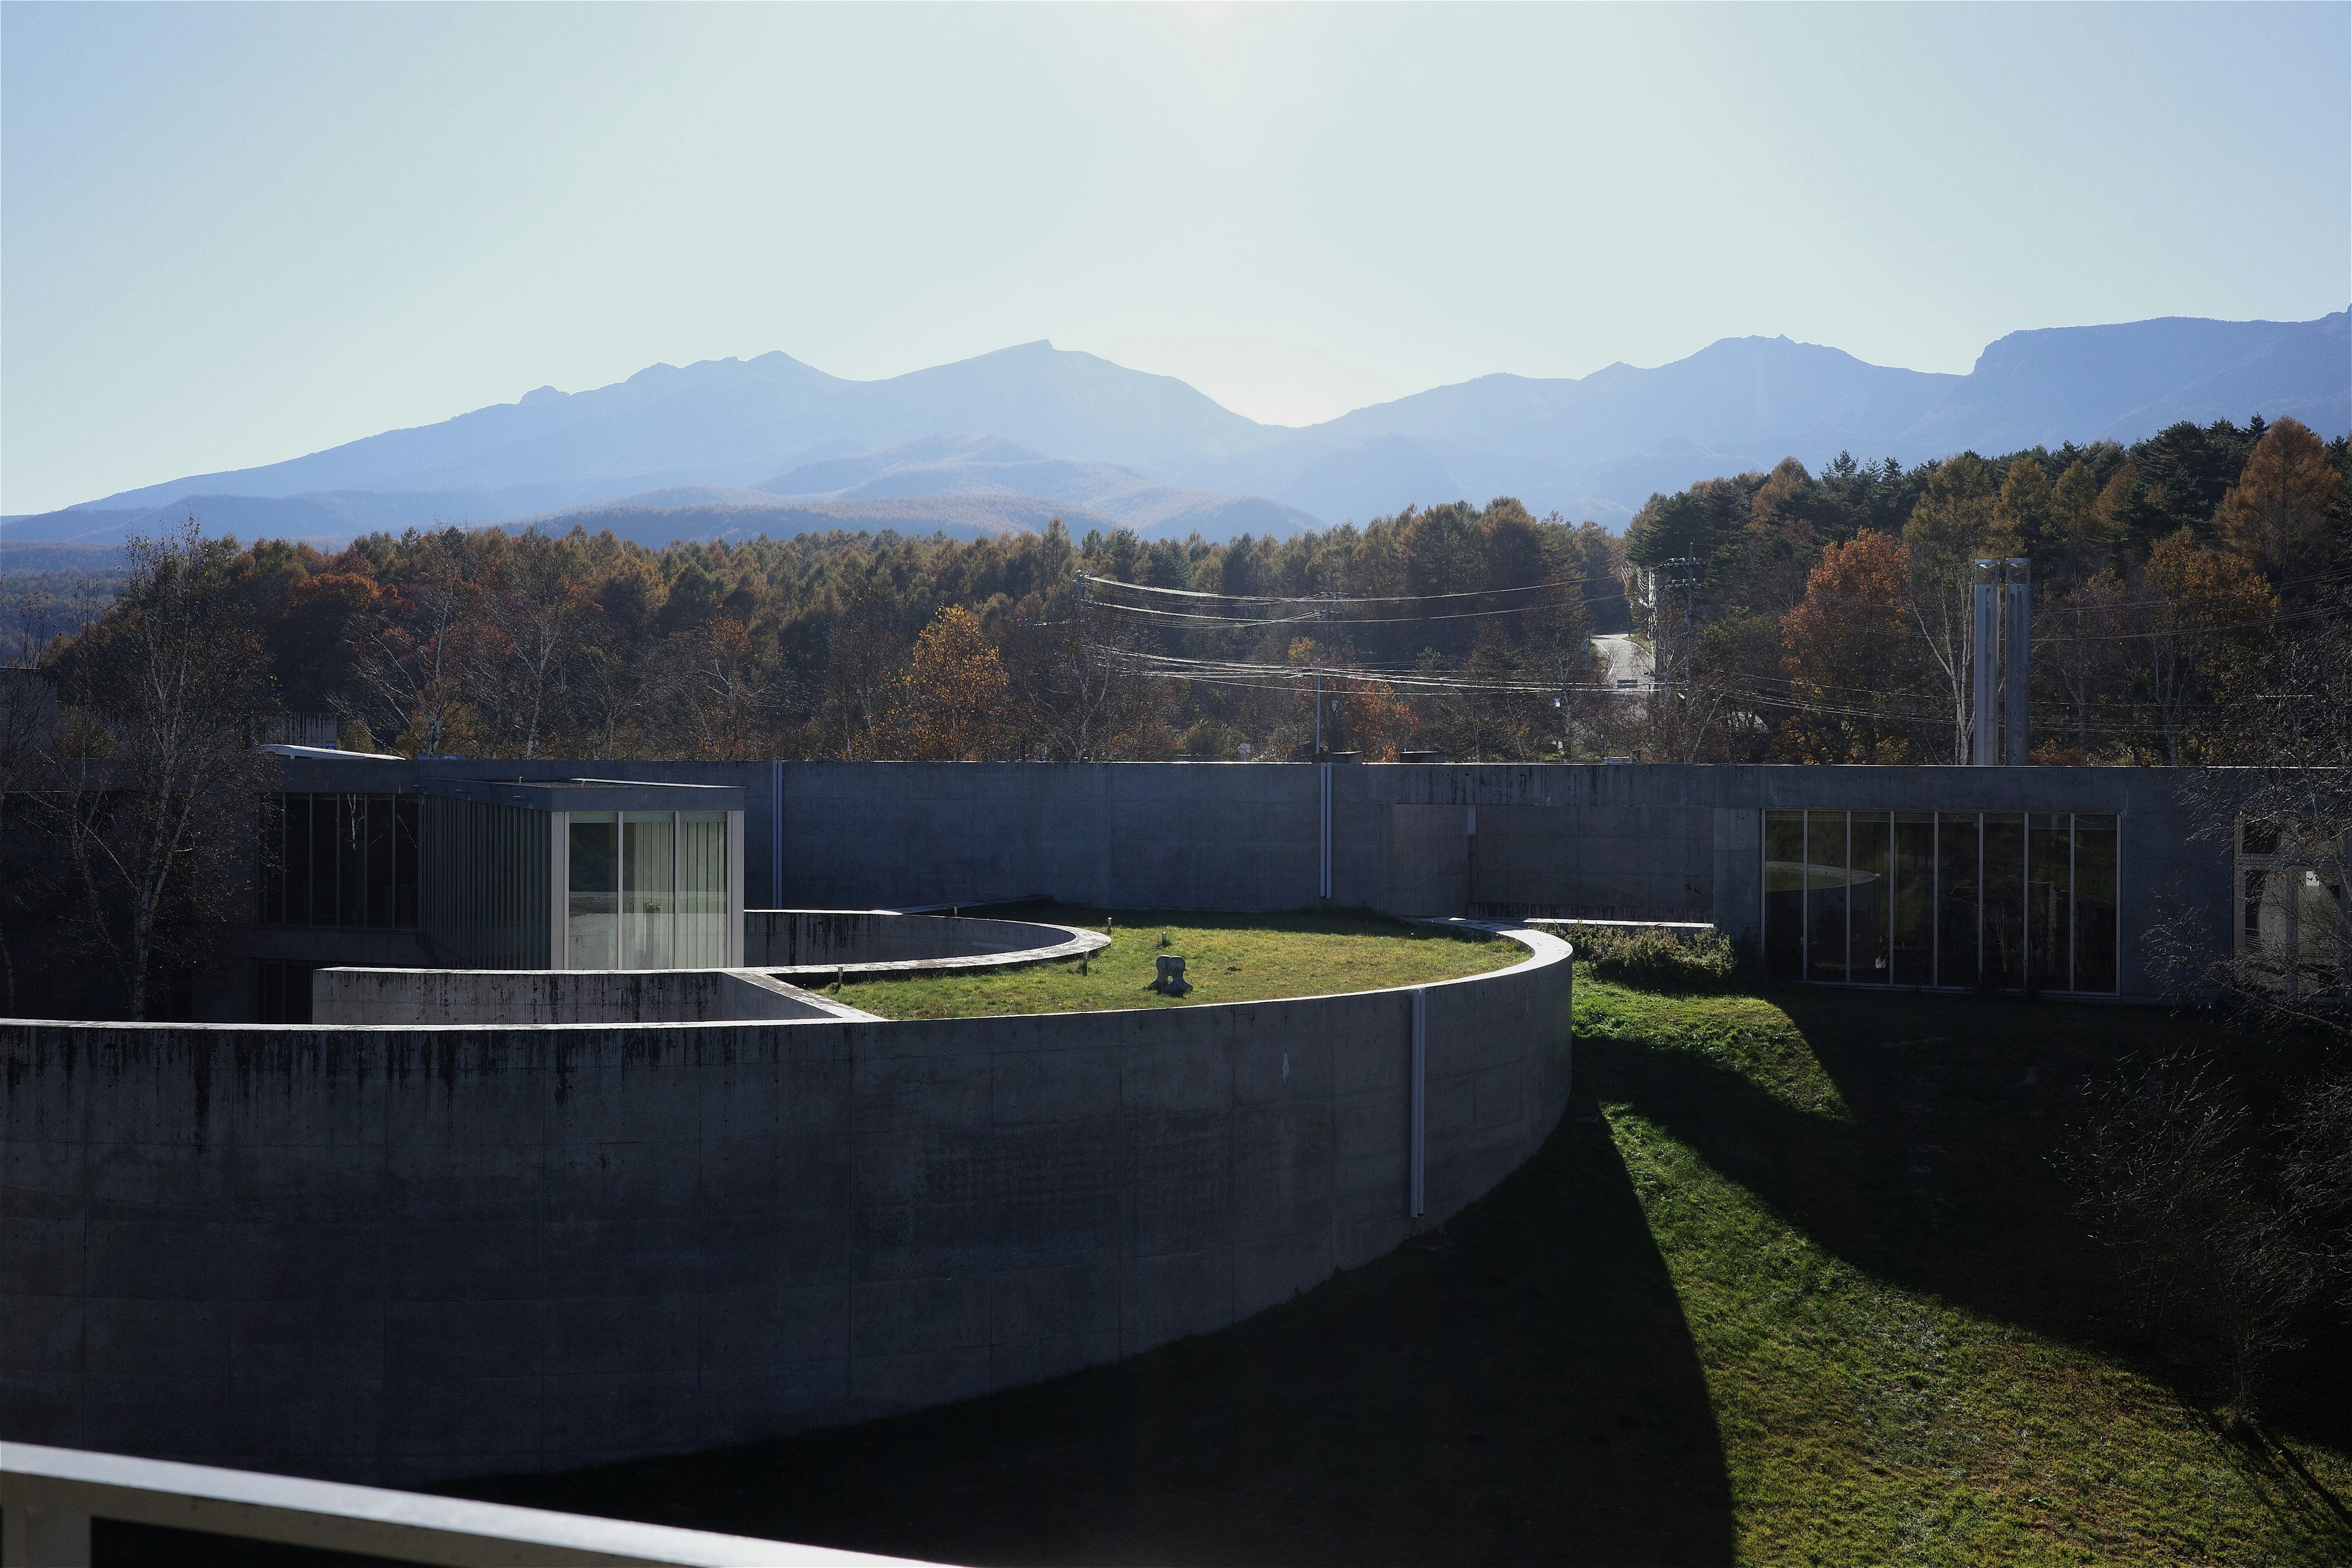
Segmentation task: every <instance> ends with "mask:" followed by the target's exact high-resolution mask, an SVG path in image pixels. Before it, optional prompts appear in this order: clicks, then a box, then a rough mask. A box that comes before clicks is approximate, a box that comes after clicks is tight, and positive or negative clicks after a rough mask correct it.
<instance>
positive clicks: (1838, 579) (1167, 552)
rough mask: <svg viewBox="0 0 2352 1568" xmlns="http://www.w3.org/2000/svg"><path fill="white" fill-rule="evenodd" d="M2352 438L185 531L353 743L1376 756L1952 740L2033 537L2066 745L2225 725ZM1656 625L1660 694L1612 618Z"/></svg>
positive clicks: (2039, 711)
mask: <svg viewBox="0 0 2352 1568" xmlns="http://www.w3.org/2000/svg"><path fill="white" fill-rule="evenodd" d="M2347 469H2352V458H2347V447H2346V442H2345V440H2344V439H2343V438H2341V437H2339V438H2338V439H2336V441H2334V442H2333V443H2332V444H2323V443H2322V442H2321V441H2320V440H2319V438H2318V437H2315V436H2314V435H2313V434H2312V433H2311V432H2310V431H2308V430H2306V429H2305V428H2304V427H2303V426H2300V425H2298V424H2296V423H2294V421H2291V420H2281V421H2280V422H2278V423H2277V424H2275V425H2270V426H2265V425H2264V424H2263V422H2262V421H2261V420H2260V419H2255V420H2254V421H2252V423H2251V424H2249V425H2247V426H2237V425H2233V424H2231V423H2228V422H2226V421H2225V422H2221V423H2217V424H2214V425H2211V426H2204V427H2199V426H2190V425H2179V426H2174V427H2173V428H2171V429H2168V430H2166V431H2164V432H2163V433H2161V434H2160V435H2158V436H2156V437H2151V438H2150V439H2148V440H2146V441H2142V442H2140V443H2138V444H2137V445H2135V446H2133V447H2128V448H2126V447H2118V446H2115V445H2112V444H2098V445H2093V446H2090V447H2073V446H2067V447H2061V448H2060V449H2059V450H2057V451H2055V452H2052V451H2049V450H2046V449H2044V448H2042V447H2035V448H2032V449H2031V450H2029V451H2024V452H2014V453H2010V454H2007V455H2005V456H2000V457H1993V458H1985V457H1980V456H1979V455H1977V454H1974V453H1963V454H1961V455H1960V456H1958V457H1955V458H1948V459H1946V460H1943V461H1940V462H1933V463H1926V464H1922V465H1920V466H1918V467H1916V468H1903V467H1902V466H1901V465H1900V464H1898V463H1895V462H1894V461H1892V460H1889V461H1886V462H1884V463H1881V464H1879V465H1877V466H1871V465H1867V464H1861V463H1857V462H1855V461H1853V459H1852V458H1846V457H1841V458H1839V459H1838V460H1837V461H1836V462H1835V463H1832V464H1831V465H1830V466H1829V467H1828V468H1825V469H1824V471H1822V473H1820V474H1818V475H1814V474H1811V473H1808V472H1807V471H1806V470H1805V468H1803V467H1802V466H1801V465H1800V464H1799V463H1797V462H1796V461H1795V460H1793V459H1790V460H1789V461H1785V462H1783V463H1781V464H1780V466H1779V467H1778V468H1774V469H1773V470H1772V471H1771V472H1769V474H1765V473H1750V474H1744V475H1740V476H1738V477H1734V478H1727V479H1715V480H1710V481H1707V482H1706V483H1702V484H1699V485H1696V486H1693V487H1692V488H1690V489H1687V490H1684V491H1680V492H1678V493H1676V494H1674V495H1671V496H1656V497H1654V498H1653V499H1652V500H1651V501H1650V503H1649V504H1648V506H1646V507H1645V508H1643V510H1642V511H1641V513H1640V515H1639V516H1638V517H1637V518H1636V519H1635V520H1634V522H1633V526H1632V527H1631V529H1630V530H1629V531H1628V533H1627V535H1626V537H1625V538H1624V540H1622V542H1621V541H1619V540H1617V539H1615V538H1613V537H1612V536H1611V535H1610V534H1609V533H1608V532H1607V531H1605V530H1603V529H1601V528H1600V527H1599V526H1598V525H1596V524H1593V523H1591V522H1586V523H1581V524H1571V523H1570V522H1567V521H1563V520H1561V519H1559V517H1557V516H1553V517H1550V518H1546V519H1542V520H1538V519H1536V518H1534V517H1531V516H1529V515H1528V512H1527V511H1526V510H1525V509H1524V508H1522V507H1520V506H1519V505H1518V503H1517V502H1516V501H1513V500H1496V501H1493V502H1492V503H1490V504H1488V505H1487V506H1486V507H1485V508H1483V509H1480V508H1475V507H1473V506H1471V505H1468V504H1466V503H1454V504H1451V505H1444V506H1437V507H1433V508H1431V509H1429V510H1408V511H1407V512H1405V513H1403V514H1402V515H1400V516H1397V517H1394V518H1390V519H1384V520H1381V521H1376V522H1374V523H1372V524H1370V526H1368V527H1365V528H1362V529H1357V528H1352V527H1343V528H1338V529H1332V530H1328V531H1322V532H1317V533H1306V534H1300V535H1297V536H1295V537H1291V538H1288V539H1285V540H1280V541H1276V540H1269V539H1252V538H1248V537H1244V538H1242V539H1238V540H1235V541H1234V542H1231V543H1229V544H1214V543H1209V542H1203V541H1202V540H1201V539H1200V538H1198V537H1197V536H1196V537H1194V538H1192V539H1191V540H1190V541H1187V542H1181V543H1180V542H1173V541H1165V540H1161V541H1152V542H1144V541H1141V540H1139V539H1138V538H1137V537H1136V536H1135V535H1134V534H1132V533H1129V532H1127V531H1114V532H1110V533H1104V532H1102V531H1088V532H1087V533H1086V534H1085V536H1084V537H1083V538H1080V539H1073V538H1071V537H1070V535H1069V534H1068V532H1067V531H1066V530H1064V529H1063V528H1062V527H1060V526H1059V525H1058V524H1056V525H1055V526H1054V527H1051V528H1049V529H1048V530H1046V531H1045V532H1043V533H1036V534H1015V535H1010V536H1006V537H1002V538H992V539H979V540H971V541H958V540H950V539H947V538H943V537H932V538H928V539H918V538H903V537H900V536H898V535H897V534H894V533H890V532H883V533H879V534H870V533H845V532H835V533H827V534H809V535H803V536H800V537H796V538H793V539H791V540H787V541H783V542H775V541H771V540H768V539H765V538H760V539H755V540H752V541H750V542H739V543H732V544H719V543H701V544H680V545H672V546H670V547H668V548H667V549H662V550H652V549H647V548H646V547H644V546H642V545H639V544H635V543H631V542H625V541H622V540H619V539H616V538H615V537H614V535H613V534H612V533H611V532H609V531H605V532H600V533H597V534H593V535H591V534H589V533H587V532H585V531H581V530H576V529H575V530H573V531H571V532H569V533H567V534H564V535H562V536H549V535H546V534H541V533H538V532H527V533H524V534H521V535H520V536H518V535H510V534H508V533H505V532H503V531H498V530H487V531H459V530H456V529H449V530H444V531H436V532H419V531H410V532H407V533H404V534H401V535H399V536H397V537H395V536H393V535H389V534H374V535H370V536H367V537H364V538H362V539H360V540H359V541H357V542H354V543H353V544H352V546H350V547H349V548H348V549H346V550H344V551H342V552H340V553H335V554H327V553H322V552H319V551H316V550H313V549H310V548H309V547H306V546H301V545H291V544H286V543H281V542H267V541H265V542H257V543H256V544H254V545H252V546H250V547H247V548H239V547H237V546H236V542H234V541H228V540H204V541H198V542H187V543H185V545H184V548H185V549H188V550H192V551H193V552H194V556H195V559H194V561H192V563H191V564H193V565H194V566H195V568H196V574H197V576H198V577H200V578H201V579H202V580H203V581H204V582H205V583H206V584H209V588H208V590H207V591H208V592H209V593H211V594H213V595H216V596H218V597H220V598H221V599H222V600H224V601H225V603H226V606H227V612H226V613H227V614H228V616H229V617H230V619H231V620H232V621H233V622H234V623H235V624H236V625H239V626H245V627H247V628H249V629H250V631H251V633H252V637H251V638H250V639H249V641H241V642H239V643H237V644H236V646H237V647H250V648H251V649H252V650H254V651H253V652H252V653H251V654H250V655H248V656H246V657H249V658H252V659H254V660H255V661H256V662H257V669H256V671H255V674H256V676H257V678H258V679H257V684H256V685H255V686H254V688H253V689H257V690H260V691H265V692H267V693H268V701H269V702H270V703H271V704H272V705H274V706H275V707H276V708H278V709H279V710H283V711H286V712H290V713H300V714H319V713H327V714H332V715H334V716H335V717H336V719H337V721H338V722H339V725H340V727H341V732H342V735H343V738H344V742H345V744H346V745H348V746H354V747H358V748H361V749H371V748H380V749H387V750H398V751H401V752H408V753H411V754H415V753H440V754H455V755H465V756H574V757H583V758H613V757H628V756H704V757H738V758H740V757H771V756H782V757H845V758H847V757H879V758H892V757H902V758H963V757H981V758H1013V757H1035V756H1038V755H1041V754H1042V755H1045V756H1047V757H1050V758H1055V759H1072V758H1081V757H1087V758H1161V757H1174V756H1194V757H1216V758H1229V757H1238V756H1240V755H1241V754H1242V748H1243V746H1244V744H1246V745H1247V746H1248V747H1249V748H1250V754H1252V755H1254V756H1257V757H1295V756H1300V755H1305V754H1309V753H1310V752H1311V751H1312V749H1313V747H1314V745H1315V743H1316V739H1317V722H1316V720H1317V714H1316V709H1315V701H1314V697H1313V693H1314V692H1315V691H1316V690H1317V689H1318V686H1319V688H1320V689H1323V690H1324V691H1326V692H1327V694H1328V697H1329V700H1328V702H1327V703H1326V704H1325V706H1324V710H1323V713H1322V729H1321V740H1322V744H1323V745H1324V747H1325V749H1327V750H1333V751H1347V750H1360V751H1361V752H1363V753H1364V754H1365V755H1366V756H1368V757H1373V758H1380V757H1391V756H1394V755H1396V754H1398V753H1400V752H1413V751H1425V752H1434V753H1436V754H1439V755H1442V756H1446V757H1453V758H1462V759H1471V758H1484V759H1487V760H1501V759H1528V758H1542V757H1558V756H1560V755H1563V754H1565V755H1569V756H1588V757H1589V756H1597V755H1603V754H1613V755H1632V756H1642V757H1648V758H1654V759H1660V760H1702V759H1718V760H1759V761H1760V760H1770V761H1790V762H1946V761H1952V760H1956V758H1957V757H1958V754H1959V752H1958V748H1959V746H1960V744H1961V742H1962V738H1963V737H1964V735H1965V733H1966V727H1967V720H1968V701H1969V646H1968V639H1969V616H1968V613H1967V612H1968V594H1969V570H1970V568H1969V563H1970V562H1971V561H1972V560H1973V559H1975V558H1977V557H1979V556H1984V555H1998V556H2004V557H2006V556H2024V557H2028V558H2030V559H2031V560H2032V563H2033V574H2034V580H2035V616H2034V692H2033V696H2034V744H2035V755H2036V756H2037V757H2038V758H2041V759H2043V760H2049V761H2060V760H2085V761H2100V762H2117V763H2126V762H2149V761H2191V760H2198V759H2200V758H2205V757H2209V756H2212V755H2215V754H2217V753H2216V747H2217V746H2218V745H2219V744H2220V742H2219V741H2218V740H2217V739H2216V737H2217V735H2218V733H2219V731H2218V730H2217V728H2216V721H2217V719H2218V717H2219V716H2220V715H2222V714H2225V713H2226V712H2227V711H2228V710H2230V708H2231V705H2232V704H2237V703H2242V702H2243V701H2244V700H2246V699H2247V698H2248V697H2249V696H2250V695H2252V694H2254V693H2258V692H2260V691H2261V690H2262V689H2263V682H2264V672H2265V671H2266V669H2267V668H2269V664H2268V656H2269V653H2270V651H2271V650H2272V649H2273V647H2275V646H2276V645H2277V642H2278V639H2279V637H2281V636H2282V635H2291V634H2292V633H2293V631H2294V628H2295V627H2296V626H2298V625H2300V624H2304V623H2307V622H2308V621H2310V620H2311V619H2312V618H2313V617H2315V616H2320V615H2323V614H2325V613H2326V606H2327V605H2329V604H2331V603H2336V602H2339V601H2340V594H2341V588H2342V584H2343V582H2344V580H2345V578H2346V576H2347V573H2348V572H2352V552H2347V533H2352V528H2347V510H2346V508H2347V500H2346V498H2347V489H2352V483H2348V482H2347V481H2352V473H2348V472H2347ZM202 521H203V520H202V519H201V518H198V519H196V520H195V522H196V524H197V525H198V526H199V527H200V526H201V524H202ZM1685 560H1687V561H1689V562H1691V563H1693V564H1690V565H1687V566H1685V565H1682V564H1678V563H1679V562H1682V561H1685ZM1629 586H1630V589H1631V593H1630V596H1629V593H1628V588H1629ZM2331 595H2333V597H2331ZM136 598H137V589H136V587H135V585H134V587H133V590H132V593H131V596H130V597H128V598H126V600H125V601H124V604H125V605H130V606H133V607H134V608H135V604H136ZM38 607H39V606H37V605H34V606H33V608H36V609H37V608H38ZM56 610H57V606H51V607H50V612H49V613H50V614H51V616H52V617H53V620H52V624H56V622H55V616H56ZM85 614H87V612H85ZM123 614H124V611H123V610H122V609H121V608H118V609H117V610H116V611H114V612H111V613H110V615H109V617H108V619H107V620H105V621H101V622H100V623H99V626H98V627H97V629H96V630H95V632H93V633H85V634H83V635H80V636H79V637H75V636H63V637H57V638H55V639H54V640H52V641H50V642H49V644H48V646H47V651H46V652H45V653H44V655H43V656H42V658H43V662H44V665H45V667H46V668H47V669H48V670H49V671H50V672H51V674H52V675H53V676H54V677H55V678H56V679H57V680H58V682H59V683H60V689H61V692H62V694H63V695H64V696H65V697H66V699H67V700H68V704H69V705H71V706H83V707H89V708H92V709H96V710H104V708H105V707H106V705H107V703H108V702H109V700H110V697H109V694H108V692H107V691H106V690H105V689H104V687H103V683H102V682H100V681H99V680H98V679H95V678H94V676H93V673H92V672H94V671H95V670H97V669H99V668H102V667H103V663H104V661H103V659H102V658H100V657H99V654H100V652H101V651H102V650H103V647H104V646H105V644H106V642H107V640H108V638H109V637H110V635H111V633H110V629H109V628H110V627H111V626H115V624H116V623H117V622H119V621H120V620H121V618H122V616H123ZM65 624H68V625H70V624H74V617H66V619H65ZM1685 626H1687V630H1686V629H1685ZM1628 629H1632V630H1633V631H1634V632H1635V633H1636V634H1637V635H1638V636H1639V637H1642V638H1643V639H1644V640H1645V641H1647V642H1648V643H1649V644H1650V645H1651V647H1652V649H1653V652H1654V659H1655V671H1656V675H1657V680H1658V686H1657V689H1656V690H1655V691H1654V692H1651V691H1646V690H1642V689H1635V690H1631V691H1628V690H1625V689H1622V688H1620V687H1618V686H1616V685H1615V684H1613V683H1611V682H1606V681H1603V680H1602V679H1600V675H1601V668H1600V666H1599V665H1598V664H1597V663H1596V661H1595V660H1594V659H1593V658H1591V656H1590V654H1589V652H1588V643H1589V639H1590V638H1591V637H1592V636H1594V635H1596V634H1601V633H1610V632H1622V631H1625V630H1628ZM223 657H225V658H226V657H232V655H231V654H230V653H229V652H227V651H225V652H224V654H223ZM1619 673H1620V674H1622V670H1621V671H1620V672H1619Z"/></svg>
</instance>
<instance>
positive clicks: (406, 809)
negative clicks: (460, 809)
mask: <svg viewBox="0 0 2352 1568" xmlns="http://www.w3.org/2000/svg"><path fill="white" fill-rule="evenodd" d="M260 863H261V864H260V868H261V923H262V924H264V925H289V926H380V927H387V928H394V929H406V928H412V927H414V926H415V924H416V797H415V796H414V795H291V794H270V795H263V796H262V797H261V856H260Z"/></svg>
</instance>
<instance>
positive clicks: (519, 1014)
mask: <svg viewBox="0 0 2352 1568" xmlns="http://www.w3.org/2000/svg"><path fill="white" fill-rule="evenodd" d="M310 1016H311V1017H312V1018H314V1019H315V1020H317V1021H318V1022H319V1023H321V1024H392V1025H417V1024H700V1023H718V1022H729V1023H752V1022H759V1021H762V1020H766V1021H784V1020H792V1019H808V1018H839V1017H852V1018H865V1017H870V1016H872V1015H870V1014H866V1013H860V1012H858V1011H856V1009H855V1008H849V1007H843V1006H841V1005H838V1004H835V1003H832V1002H828V1001H826V1000H825V999H824V997H821V996H814V995H811V994H809V993H807V992H805V991H803V990H801V989H800V988H799V987H797V986H794V985H790V984H785V983H784V982H782V981H781V980H777V979H775V978H773V977H772V976H770V975H766V974H758V973H752V972H751V971H749V970H742V969H628V970H620V969H589V970H544V969H539V970H528V969H526V970H513V969H321V970H320V971H319V972H318V973H315V974H313V975H312V976H311V977H310Z"/></svg>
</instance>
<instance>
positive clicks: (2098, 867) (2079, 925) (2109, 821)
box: [2074, 816, 2116, 992]
mask: <svg viewBox="0 0 2352 1568" xmlns="http://www.w3.org/2000/svg"><path fill="white" fill-rule="evenodd" d="M2115 988H2116V819H2115V818H2114V817H2112V816H2077V817H2075V818H2074V989H2075V990H2077V991H2101V992H2112V991H2113V990H2115Z"/></svg>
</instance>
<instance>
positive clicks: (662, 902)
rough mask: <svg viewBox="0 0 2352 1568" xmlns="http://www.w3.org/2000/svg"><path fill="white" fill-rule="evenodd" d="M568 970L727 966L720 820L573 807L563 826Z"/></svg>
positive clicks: (706, 814)
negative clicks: (588, 810)
mask: <svg viewBox="0 0 2352 1568" xmlns="http://www.w3.org/2000/svg"><path fill="white" fill-rule="evenodd" d="M567 832H568V835H569V837H568V838H567V840H566V844H565V861H566V864H567V867H568V870H567V882H566V888H565V894H566V899H567V902H566V905H565V909H564V950H563V957H564V963H563V966H564V967H565V968H566V969H707V968H717V967H719V966H721V965H724V964H725V963H727V953H728V942H727V902H728V900H727V869H728V854H727V814H726V813H725V812H723V811H622V812H585V811H575V812H573V813H572V816H571V820H570V822H569V824H568V825H567Z"/></svg>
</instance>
